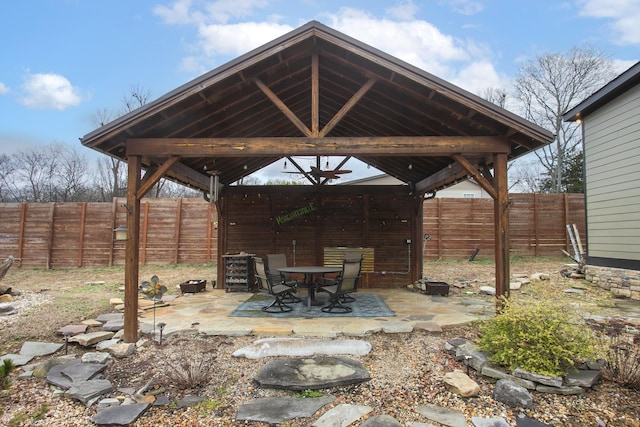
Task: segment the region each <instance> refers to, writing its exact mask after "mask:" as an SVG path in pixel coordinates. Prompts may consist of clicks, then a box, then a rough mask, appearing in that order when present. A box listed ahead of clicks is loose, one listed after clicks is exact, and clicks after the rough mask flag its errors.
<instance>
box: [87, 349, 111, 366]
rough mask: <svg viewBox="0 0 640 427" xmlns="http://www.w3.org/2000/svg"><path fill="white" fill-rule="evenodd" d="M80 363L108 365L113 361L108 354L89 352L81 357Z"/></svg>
mask: <svg viewBox="0 0 640 427" xmlns="http://www.w3.org/2000/svg"><path fill="white" fill-rule="evenodd" d="M81 360H82V363H99V364H104V365H106V364H109V363H111V362H112V361H113V359H112V358H111V355H110V354H109V353H104V352H89V353H85V354H83V355H82V358H81Z"/></svg>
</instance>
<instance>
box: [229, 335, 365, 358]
mask: <svg viewBox="0 0 640 427" xmlns="http://www.w3.org/2000/svg"><path fill="white" fill-rule="evenodd" d="M370 351H371V344H369V343H368V342H367V341H362V340H320V339H304V338H264V339H259V340H256V341H254V342H253V344H252V345H251V346H249V347H244V348H241V349H239V350H236V351H235V352H234V353H233V356H234V357H246V358H247V359H260V358H263V357H273V356H291V357H293V356H295V357H310V356H314V355H325V354H326V355H335V354H343V355H353V356H366V355H367V354H369V352H370Z"/></svg>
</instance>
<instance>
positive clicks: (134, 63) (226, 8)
mask: <svg viewBox="0 0 640 427" xmlns="http://www.w3.org/2000/svg"><path fill="white" fill-rule="evenodd" d="M311 20H316V21H319V22H321V23H323V24H325V25H327V26H329V27H331V28H333V29H335V30H337V31H340V32H342V33H345V34H347V35H349V36H351V37H354V38H356V39H358V40H360V41H361V42H363V43H366V44H369V45H371V46H373V47H375V48H377V49H380V50H382V51H384V52H386V53H388V54H390V55H392V56H395V57H397V58H399V59H401V60H404V61H406V62H409V63H411V64H413V65H415V66H417V67H419V68H421V69H423V70H425V71H427V72H429V73H431V74H434V75H436V76H437V77H440V78H442V79H445V80H447V81H449V82H451V83H453V84H456V85H458V86H460V87H462V88H464V89H466V90H468V91H470V92H473V93H476V94H478V95H480V94H481V93H482V91H483V90H485V89H487V88H489V87H508V86H509V84H510V82H511V81H512V80H513V78H514V77H515V75H516V73H517V71H518V69H519V67H520V66H522V65H523V64H524V63H526V62H527V61H530V60H533V59H535V58H536V57H537V56H539V55H542V54H547V53H561V52H566V51H568V50H569V49H571V48H572V47H576V46H585V45H589V46H591V47H595V48H597V49H601V50H602V51H604V52H605V53H606V54H607V56H608V57H609V58H610V60H611V61H612V62H613V63H614V66H615V69H616V71H618V72H620V73H621V72H623V71H624V70H626V69H627V68H629V67H630V66H631V65H633V64H634V63H636V62H637V61H639V60H640V24H639V23H640V0H566V1H551V0H538V1H521V0H430V1H419V0H401V1H380V0H377V1H371V0H361V1H335V0H302V1H295V0H217V1H208V0H20V1H8V2H4V3H3V7H2V13H1V14H0V154H12V153H15V152H17V151H25V150H31V149H34V148H36V149H37V148H38V147H40V146H46V145H50V144H54V143H60V142H62V143H65V144H69V145H72V146H77V149H78V152H79V153H81V154H84V155H85V156H88V157H89V158H94V157H96V156H98V154H96V152H94V151H93V150H91V149H88V148H85V147H83V146H82V145H81V144H80V142H79V138H81V137H83V136H84V135H86V134H87V133H89V132H90V131H92V130H93V129H95V128H96V127H97V125H96V123H95V117H96V115H97V114H98V113H99V112H100V111H107V112H108V113H109V114H111V115H113V118H115V116H116V115H117V114H120V113H121V112H122V110H123V98H124V97H125V96H126V95H127V94H129V93H130V92H131V90H132V88H134V87H137V88H141V89H143V90H144V91H145V92H147V93H148V94H150V98H151V100H152V99H155V98H158V97H160V96H162V95H164V94H165V93H167V92H170V91H171V90H173V89H175V88H177V87H178V86H180V85H182V84H184V83H186V82H188V81H190V80H192V79H194V78H196V77H198V76H200V75H202V74H204V73H205V72H207V71H210V70H212V69H214V68H216V67H218V66H220V65H222V64H225V63H226V62H228V61H231V60H233V59H235V58H236V57H238V56H240V55H242V54H244V53H246V52H248V51H250V50H251V49H254V48H256V47H259V46H261V45H263V44H265V43H268V42H270V41H271V40H273V39H275V38H277V37H279V36H281V35H283V34H285V33H287V32H289V31H291V30H293V29H295V28H298V27H299V26H301V25H304V24H305V23H307V22H309V21H311Z"/></svg>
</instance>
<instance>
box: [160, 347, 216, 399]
mask: <svg viewBox="0 0 640 427" xmlns="http://www.w3.org/2000/svg"><path fill="white" fill-rule="evenodd" d="M214 359H215V357H214V356H213V355H210V354H206V353H200V352H199V351H198V352H196V353H194V354H190V355H188V357H182V358H179V359H177V360H176V359H174V360H173V363H171V365H170V366H169V367H168V368H167V371H166V372H165V377H166V379H167V380H168V381H169V384H171V385H173V386H174V387H176V388H177V389H179V390H189V389H196V388H199V387H203V386H205V385H207V384H209V382H210V381H211V377H212V376H213V373H214V367H215V365H214Z"/></svg>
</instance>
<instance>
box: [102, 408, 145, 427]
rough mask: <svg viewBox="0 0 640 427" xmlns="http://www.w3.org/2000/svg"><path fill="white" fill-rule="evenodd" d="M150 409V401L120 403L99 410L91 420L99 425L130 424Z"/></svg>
mask: <svg viewBox="0 0 640 427" xmlns="http://www.w3.org/2000/svg"><path fill="white" fill-rule="evenodd" d="M147 409H149V404H148V403H136V404H133V405H120V406H117V407H111V408H106V409H103V410H100V411H98V413H97V414H95V415H94V416H93V417H92V418H91V421H93V423H94V424H97V425H107V426H112V425H116V426H128V425H130V424H132V423H133V422H135V421H136V420H137V419H138V418H139V417H140V416H141V415H142V414H144V413H145V412H146V410H147Z"/></svg>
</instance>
